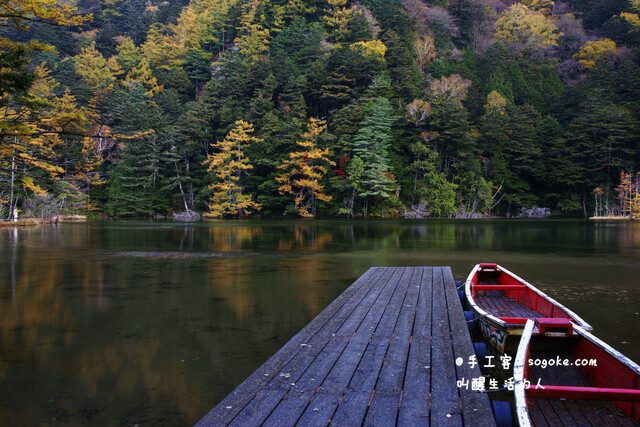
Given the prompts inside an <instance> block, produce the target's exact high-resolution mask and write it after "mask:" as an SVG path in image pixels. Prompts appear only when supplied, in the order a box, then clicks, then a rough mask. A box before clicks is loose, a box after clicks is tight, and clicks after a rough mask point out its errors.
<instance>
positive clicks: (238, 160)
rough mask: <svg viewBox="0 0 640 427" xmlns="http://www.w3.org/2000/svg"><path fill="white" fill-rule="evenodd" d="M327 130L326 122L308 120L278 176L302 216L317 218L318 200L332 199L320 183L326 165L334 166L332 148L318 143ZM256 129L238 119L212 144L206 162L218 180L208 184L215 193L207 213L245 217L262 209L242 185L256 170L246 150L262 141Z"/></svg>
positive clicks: (283, 192) (285, 192)
mask: <svg viewBox="0 0 640 427" xmlns="http://www.w3.org/2000/svg"><path fill="white" fill-rule="evenodd" d="M325 129H326V124H325V122H324V121H321V120H318V119H315V118H311V119H309V123H308V125H307V132H305V133H304V134H302V140H301V141H298V142H297V143H296V144H297V145H298V147H299V149H298V150H297V151H293V152H291V153H289V158H288V159H287V158H285V159H284V160H283V161H282V163H281V164H280V165H279V166H278V170H279V171H280V172H279V174H278V175H277V176H276V178H275V179H276V181H277V182H278V184H280V187H279V188H278V191H279V192H280V194H286V195H289V196H293V204H294V208H295V211H296V213H297V214H298V215H300V216H301V217H303V218H315V216H316V209H317V202H318V201H325V202H328V201H329V200H331V196H329V195H327V194H325V193H324V192H323V189H324V185H322V184H320V180H321V179H322V177H323V176H324V175H325V173H326V172H327V167H326V165H335V162H333V161H331V160H330V159H329V149H328V148H325V149H320V148H318V145H317V140H318V136H319V135H320V134H321V133H322V132H323V131H324V130H325ZM253 130H254V129H253V125H252V124H250V123H247V122H245V121H243V120H238V121H237V122H236V123H235V127H234V128H233V129H232V130H231V131H230V132H229V133H228V134H227V136H226V137H225V138H224V140H222V141H220V142H217V143H213V144H211V146H212V147H213V148H214V149H216V150H218V151H217V152H216V153H214V154H211V155H209V156H208V158H207V160H206V161H205V164H206V165H208V166H209V168H208V172H212V173H213V175H214V176H215V177H216V178H217V180H216V182H215V183H213V184H211V185H210V186H209V189H210V190H212V193H213V194H212V196H211V199H210V202H209V209H210V210H211V212H210V213H209V214H208V216H212V217H229V216H233V217H237V218H243V216H244V215H249V214H251V213H252V212H255V211H259V210H260V204H259V203H257V202H256V201H255V200H254V198H253V196H252V195H250V194H246V193H243V191H244V186H243V184H242V177H243V175H246V174H248V173H249V171H250V170H251V169H253V166H252V165H251V163H250V162H249V159H248V158H247V157H246V156H245V154H244V149H245V148H246V147H247V146H248V145H249V144H252V143H256V142H260V141H261V140H260V139H259V138H256V137H253V136H251V135H252V134H253Z"/></svg>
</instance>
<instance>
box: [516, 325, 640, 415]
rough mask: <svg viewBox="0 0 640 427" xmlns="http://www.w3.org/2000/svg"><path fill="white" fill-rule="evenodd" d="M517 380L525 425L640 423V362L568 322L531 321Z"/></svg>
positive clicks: (524, 336) (518, 402)
mask: <svg viewBox="0 0 640 427" xmlns="http://www.w3.org/2000/svg"><path fill="white" fill-rule="evenodd" d="M552 361H553V362H552ZM543 366H544V368H543ZM513 379H514V383H515V387H514V393H515V403H516V413H517V415H518V421H519V423H520V426H521V427H528V426H548V425H630V426H631V425H635V426H637V425H639V424H638V423H640V366H638V365H637V364H635V363H634V362H632V361H631V360H629V359H628V358H627V357H625V356H624V355H622V354H621V353H619V352H618V351H616V350H614V349H613V348H612V347H611V346H609V345H608V344H606V343H604V342H602V341H601V340H599V339H598V338H596V337H595V336H593V335H591V334H590V333H588V332H587V331H585V330H584V329H582V328H581V327H580V326H576V325H574V324H572V323H571V321H570V320H567V319H535V320H529V321H527V324H526V326H525V328H524V330H523V333H522V339H521V341H520V345H519V347H518V352H517V354H516V358H515V361H514V375H513Z"/></svg>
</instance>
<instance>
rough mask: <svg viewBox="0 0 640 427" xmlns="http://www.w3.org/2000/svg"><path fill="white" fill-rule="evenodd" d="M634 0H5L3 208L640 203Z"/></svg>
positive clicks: (144, 212)
mask: <svg viewBox="0 0 640 427" xmlns="http://www.w3.org/2000/svg"><path fill="white" fill-rule="evenodd" d="M639 15H640V1H639V0H565V1H556V2H554V1H552V0H522V1H519V2H514V1H498V0H487V1H484V0H433V1H426V0H402V1H399V0H360V1H351V0H191V1H188V0H169V1H160V0H99V1H98V0H71V1H67V2H60V3H58V2H55V1H53V0H36V1H27V0H15V1H12V2H0V46H1V51H0V111H1V113H0V203H1V205H0V209H1V211H0V214H1V215H2V217H3V218H5V219H7V218H10V217H11V216H12V214H13V210H14V209H18V210H19V211H20V212H21V215H26V216H29V215H34V216H44V217H48V216H54V215H59V214H60V213H65V214H85V215H95V216H98V215H102V216H108V217H153V216H170V215H171V214H176V213H180V212H183V213H184V212H186V213H192V212H198V213H203V214H205V215H208V216H212V217H219V218H242V217H263V218H276V217H283V216H288V217H407V218H423V217H430V216H431V217H482V216H488V215H497V216H517V215H518V214H520V213H521V212H522V211H523V210H531V209H532V208H538V210H539V211H542V212H547V211H548V212H551V214H552V215H555V216H565V217H587V216H592V215H629V214H631V213H633V212H634V211H638V210H640V197H638V190H639V187H640V173H639V172H640V146H639V145H640V57H639V55H640V16H639Z"/></svg>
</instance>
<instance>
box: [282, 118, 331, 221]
mask: <svg viewBox="0 0 640 427" xmlns="http://www.w3.org/2000/svg"><path fill="white" fill-rule="evenodd" d="M326 128H327V125H326V123H325V122H324V121H322V120H318V119H315V118H313V117H312V118H310V119H309V124H308V125H307V132H305V133H304V134H302V138H303V140H302V141H298V142H296V144H298V146H299V147H300V150H299V151H295V152H292V153H289V158H288V159H285V160H284V161H283V162H282V164H280V166H278V169H280V170H281V172H280V175H278V176H277V177H276V181H277V182H278V183H279V184H280V187H279V188H278V191H279V192H280V194H290V195H293V196H295V198H294V205H295V210H296V212H297V213H298V214H299V215H300V216H302V217H304V218H315V216H316V207H317V202H318V200H321V201H323V202H328V201H329V200H331V196H329V195H327V194H324V193H323V190H324V186H323V185H321V184H320V180H321V179H322V177H323V176H324V175H325V173H326V172H327V168H326V167H325V166H323V163H324V164H328V165H332V166H335V164H336V163H335V162H334V161H332V160H330V159H329V149H328V148H325V149H324V150H322V149H320V148H318V137H319V135H320V134H321V133H322V132H324V130H325V129H326Z"/></svg>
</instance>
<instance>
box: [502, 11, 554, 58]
mask: <svg viewBox="0 0 640 427" xmlns="http://www.w3.org/2000/svg"><path fill="white" fill-rule="evenodd" d="M494 28H495V34H494V35H495V36H496V37H497V38H499V39H500V40H503V41H506V42H508V43H512V44H515V45H518V46H521V47H522V48H523V49H531V48H533V47H543V48H544V47H548V46H555V45H557V44H558V37H560V35H561V33H559V32H558V26H557V25H556V24H554V23H553V22H552V21H551V20H549V19H547V18H546V17H545V16H544V15H543V14H542V13H540V12H538V11H534V10H530V9H529V8H528V7H527V6H525V5H524V4H522V3H515V4H513V5H511V6H510V7H509V8H508V9H507V10H505V11H504V12H503V13H502V15H501V16H500V18H499V19H498V20H497V21H496V23H495V25H494Z"/></svg>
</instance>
